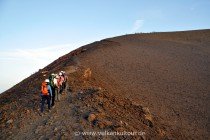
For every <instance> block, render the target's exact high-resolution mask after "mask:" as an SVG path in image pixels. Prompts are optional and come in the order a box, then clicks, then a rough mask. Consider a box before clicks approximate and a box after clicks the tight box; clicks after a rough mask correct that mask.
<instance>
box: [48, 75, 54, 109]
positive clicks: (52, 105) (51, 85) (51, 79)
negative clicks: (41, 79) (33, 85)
mask: <svg viewBox="0 0 210 140" xmlns="http://www.w3.org/2000/svg"><path fill="white" fill-rule="evenodd" d="M54 79H55V74H54V73H52V74H50V76H49V81H50V82H49V83H50V87H51V89H52V101H51V107H54V105H55V88H56V84H55V83H54Z"/></svg>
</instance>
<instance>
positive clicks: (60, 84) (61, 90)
mask: <svg viewBox="0 0 210 140" xmlns="http://www.w3.org/2000/svg"><path fill="white" fill-rule="evenodd" d="M63 82H64V77H63V74H62V73H61V72H60V73H59V80H58V85H59V87H60V88H59V89H60V90H59V93H60V94H62V93H63Z"/></svg>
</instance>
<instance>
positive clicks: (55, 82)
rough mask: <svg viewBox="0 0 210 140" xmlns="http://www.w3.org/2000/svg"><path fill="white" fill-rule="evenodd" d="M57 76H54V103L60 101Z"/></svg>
mask: <svg viewBox="0 0 210 140" xmlns="http://www.w3.org/2000/svg"><path fill="white" fill-rule="evenodd" d="M59 80H60V79H59V75H58V74H55V78H54V85H55V100H56V101H60V93H59V91H60V86H59Z"/></svg>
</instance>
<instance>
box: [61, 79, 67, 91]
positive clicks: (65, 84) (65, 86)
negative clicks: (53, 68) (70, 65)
mask: <svg viewBox="0 0 210 140" xmlns="http://www.w3.org/2000/svg"><path fill="white" fill-rule="evenodd" d="M66 88H67V81H65V82H63V83H62V86H61V90H60V93H61V94H62V92H65V93H66Z"/></svg>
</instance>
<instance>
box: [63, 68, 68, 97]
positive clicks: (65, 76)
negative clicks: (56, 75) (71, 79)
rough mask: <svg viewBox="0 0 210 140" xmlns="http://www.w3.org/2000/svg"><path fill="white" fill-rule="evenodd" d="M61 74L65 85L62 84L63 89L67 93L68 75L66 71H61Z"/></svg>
mask: <svg viewBox="0 0 210 140" xmlns="http://www.w3.org/2000/svg"><path fill="white" fill-rule="evenodd" d="M61 73H62V76H63V77H64V81H63V84H62V89H63V91H64V93H67V87H68V85H67V84H68V83H67V81H68V76H67V75H66V72H65V71H61Z"/></svg>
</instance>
